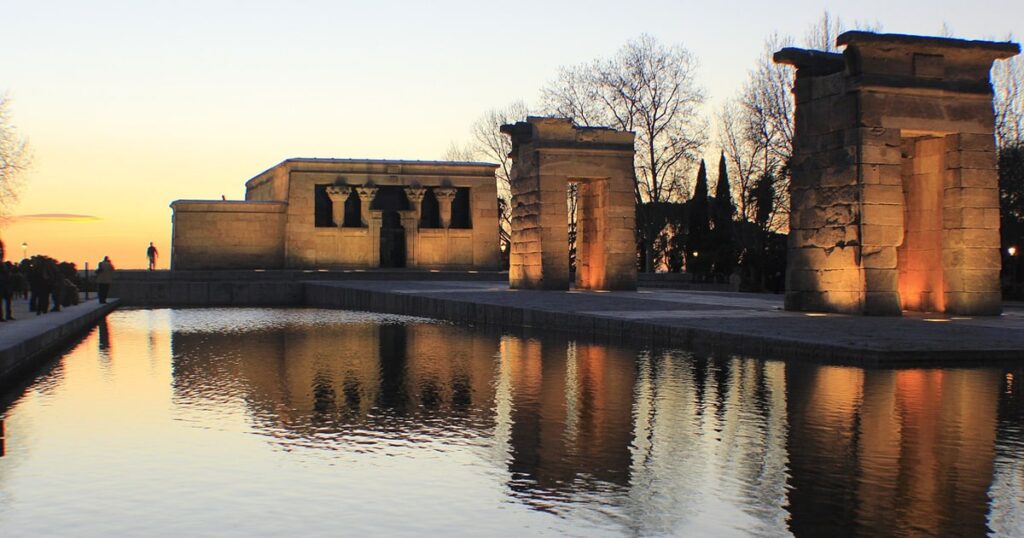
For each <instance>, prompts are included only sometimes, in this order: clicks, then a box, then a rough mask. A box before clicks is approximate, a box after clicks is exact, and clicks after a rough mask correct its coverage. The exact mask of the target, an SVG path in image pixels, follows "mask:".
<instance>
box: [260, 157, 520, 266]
mask: <svg viewBox="0 0 1024 538" xmlns="http://www.w3.org/2000/svg"><path fill="white" fill-rule="evenodd" d="M277 168H280V169H283V170H285V175H286V176H287V178H288V179H287V185H288V191H287V199H288V218H287V225H286V227H285V267H286V268H310V267H315V268H324V267H342V268H375V267H378V265H379V261H380V253H379V250H380V227H381V219H382V215H381V213H380V211H377V210H372V209H370V204H371V203H373V199H374V197H375V194H374V193H375V192H376V189H379V188H380V187H384V186H399V187H403V188H413V189H421V188H423V187H436V188H444V189H456V188H460V187H462V188H468V189H469V193H470V202H469V207H470V223H471V226H472V227H471V228H465V229H458V228H447V227H445V228H442V229H440V230H442V231H447V232H451V233H448V234H445V239H444V241H437V240H436V239H435V238H434V235H436V230H435V229H419V228H418V222H419V218H418V215H419V209H418V208H417V205H416V204H418V203H420V201H421V200H422V195H421V197H420V198H419V200H415V201H413V200H410V207H411V209H409V210H405V211H406V212H405V213H403V215H402V216H401V218H402V225H403V227H404V228H405V229H406V256H407V259H406V264H405V266H406V267H409V268H427V269H468V268H473V269H485V270H490V269H497V268H499V267H500V266H501V253H500V251H499V250H498V206H497V187H496V183H495V178H494V169H495V165H491V164H486V163H449V162H431V161H374V160H354V159H291V160H288V161H285V162H284V163H282V164H280V165H278V167H277ZM265 174H266V173H265ZM255 179H256V178H254V180H255ZM250 183H251V184H252V183H253V181H252V180H251V181H250ZM316 185H335V186H339V187H341V188H346V187H351V188H357V189H359V188H363V189H364V191H363V192H362V193H361V195H360V197H361V199H362V201H363V204H364V207H363V212H362V214H363V218H364V221H365V226H364V227H362V228H345V227H338V228H328V227H316V226H315V222H314V205H315V202H314V189H315V186H316ZM453 192H454V191H453ZM447 203H448V204H449V205H448V207H450V203H451V201H450V199H449V200H448V201H447ZM443 205H444V204H442V206H443ZM447 224H448V223H447V222H445V225H446V226H447ZM421 235H422V236H423V237H421ZM433 249H442V250H441V251H440V252H436V251H433ZM420 258H422V259H424V260H427V261H425V262H424V263H420V261H419V259H420ZM442 260H444V261H442Z"/></svg>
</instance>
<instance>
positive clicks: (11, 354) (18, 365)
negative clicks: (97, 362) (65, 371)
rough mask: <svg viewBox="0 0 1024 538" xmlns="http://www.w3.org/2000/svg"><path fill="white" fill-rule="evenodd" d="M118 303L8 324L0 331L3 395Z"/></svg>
mask: <svg viewBox="0 0 1024 538" xmlns="http://www.w3.org/2000/svg"><path fill="white" fill-rule="evenodd" d="M119 303H120V301H119V300H117V299H112V300H110V301H108V302H107V303H106V304H100V303H99V301H96V300H91V301H86V302H84V303H81V304H78V305H75V306H69V307H65V308H63V309H61V311H60V312H51V313H48V314H44V315H42V316H35V315H32V316H30V317H28V318H23V319H18V320H15V321H11V322H6V325H5V326H4V330H3V331H0V393H3V392H4V391H6V390H7V389H8V388H10V387H11V386H12V385H14V384H15V383H17V382H18V381H19V380H20V379H22V378H23V377H26V376H28V375H30V374H32V373H33V372H35V371H37V370H38V369H39V368H40V367H41V366H42V365H43V364H45V363H46V362H47V361H49V360H51V359H52V358H54V355H55V353H56V352H59V351H60V350H61V349H63V348H64V347H65V346H67V345H68V344H70V343H72V342H74V341H75V339H77V338H79V337H80V336H82V334H83V333H85V332H86V331H87V330H88V329H91V328H92V327H93V326H94V325H96V323H98V322H99V321H100V320H101V319H103V317H104V316H106V315H107V314H109V313H110V312H111V311H113V310H114V309H115V308H117V307H118V305H119Z"/></svg>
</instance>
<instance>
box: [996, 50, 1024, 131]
mask: <svg viewBox="0 0 1024 538" xmlns="http://www.w3.org/2000/svg"><path fill="white" fill-rule="evenodd" d="M992 86H993V88H994V90H995V99H994V104H995V113H996V141H997V143H998V144H999V147H1000V148H1004V147H1008V146H1013V145H1022V144H1024V57H1022V56H1020V55H1018V56H1014V57H1013V58H1010V59H1007V60H1002V61H998V62H996V63H995V66H994V67H993V68H992Z"/></svg>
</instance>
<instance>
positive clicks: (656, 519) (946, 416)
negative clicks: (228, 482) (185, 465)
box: [172, 323, 1024, 535]
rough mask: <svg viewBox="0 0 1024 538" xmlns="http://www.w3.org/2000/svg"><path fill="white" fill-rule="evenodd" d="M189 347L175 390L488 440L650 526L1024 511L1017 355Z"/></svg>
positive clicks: (799, 529)
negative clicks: (978, 361)
mask: <svg viewBox="0 0 1024 538" xmlns="http://www.w3.org/2000/svg"><path fill="white" fill-rule="evenodd" d="M172 356H173V357H174V359H173V385H174V398H175V399H176V400H178V401H179V402H181V403H185V404H189V405H198V406H202V405H204V402H220V403H223V402H224V401H225V400H236V401H237V402H241V403H242V404H243V405H244V408H245V412H246V413H247V414H248V415H249V416H250V417H251V421H252V423H253V427H254V428H255V429H256V430H258V431H259V432H261V433H263V434H265V435H267V436H268V438H269V439H270V442H281V443H283V442H285V441H287V442H288V443H300V444H303V445H304V446H310V447H320V448H324V449H353V448H352V447H361V446H364V445H365V446H366V447H367V448H366V449H367V450H370V449H371V448H369V447H370V446H371V445H372V443H364V444H361V443H360V442H359V439H360V438H364V437H365V438H377V439H379V438H388V439H396V440H401V441H402V442H406V443H418V442H422V443H437V442H442V443H443V442H444V440H445V439H467V438H472V439H477V440H479V445H480V450H479V451H478V452H477V453H476V454H477V456H478V457H479V458H481V459H482V460H484V461H486V462H488V463H489V464H490V465H492V466H493V468H494V469H497V470H499V471H500V473H499V475H500V476H502V477H503V478H502V480H504V481H505V483H506V487H507V491H508V495H509V496H510V498H513V499H516V501H517V502H521V503H524V504H526V505H528V506H530V507H533V508H535V509H537V510H543V511H549V512H553V513H562V512H564V511H569V510H573V509H576V508H579V507H583V506H586V507H587V508H586V509H590V510H597V511H598V512H599V513H597V514H595V517H599V518H606V519H612V520H614V521H616V522H617V525H618V526H620V527H622V528H625V529H628V530H629V531H630V532H631V533H637V534H663V533H680V532H682V533H687V532H692V533H700V532H702V531H704V532H705V533H706V532H707V531H708V529H707V528H705V527H702V525H704V523H702V521H705V519H704V518H707V517H709V516H710V517H714V518H716V519H720V520H724V521H730V522H731V524H732V525H733V526H734V528H737V529H744V530H746V531H747V532H751V533H753V534H757V535H783V534H789V533H790V532H793V533H796V534H797V535H816V534H822V533H828V534H830V535H873V534H877V533H879V532H884V533H886V534H908V535H915V534H924V535H934V534H939V533H940V532H941V531H947V532H954V533H956V534H966V535H978V534H984V533H985V532H987V530H986V529H987V528H992V529H997V530H998V529H1004V530H1005V529H1014V528H1018V529H1019V528H1021V527H1020V526H1017V527H1014V525H1019V523H1020V522H1021V521H1022V519H1021V518H1022V515H1021V513H1020V512H1021V511H1020V504H1019V502H1014V501H1013V499H1014V498H1016V499H1021V498H1022V497H1024V495H1022V493H1021V491H1022V490H1024V485H1022V484H1024V463H1022V461H1024V460H1022V455H1021V450H1019V448H1020V446H1021V438H1022V434H1021V431H1020V430H1021V426H1020V424H1021V422H1022V421H1021V418H1022V416H1024V412H1022V409H1024V404H1022V402H1021V398H1020V393H1021V381H1020V377H1021V375H1020V374H1018V375H1017V376H1016V377H1014V374H1013V373H1010V374H1007V373H1006V371H1005V370H1002V369H996V368H987V369H946V370H920V369H912V370H881V369H877V370H871V369H868V370H865V369H859V368H847V367H833V366H819V365H812V364H805V363H784V362H781V361H761V360H755V359H748V358H740V357H734V356H707V355H700V354H692V353H687V352H681V351H668V350H655V351H649V350H648V351H641V352H637V351H635V350H629V349H625V348H621V347H616V346H610V345H597V344H593V343H586V342H577V341H571V340H570V341H567V340H566V339H565V338H562V337H558V336H550V335H536V334H534V335H509V334H504V335H502V334H497V333H487V332H477V331H473V330H469V329H465V328H459V327H452V326H448V325H441V324H432V323H405V324H403V323H386V324H376V323H365V324H341V325H328V326H322V327H317V328H315V329H310V328H308V327H305V328H301V329H294V330H293V329H288V328H284V329H281V328H278V329H274V330H260V331H243V332H234V333H229V334H220V333H218V334H217V335H216V338H213V337H211V334H210V333H206V332H203V331H195V330H190V331H178V332H174V333H173V334H172ZM979 395H980V396H979ZM374 446H376V445H374ZM1014 447H1017V449H1016V450H1015V449H1014ZM996 490H999V491H1002V492H1003V494H1002V495H1001V496H1000V495H995V494H993V493H992V491H996ZM990 495H992V496H993V497H994V498H998V499H1009V501H1003V502H1002V503H1000V502H998V501H992V500H990ZM595 499H599V500H600V502H598V503H595V502H594V500H595ZM595 506H599V507H601V508H600V509H597V508H595Z"/></svg>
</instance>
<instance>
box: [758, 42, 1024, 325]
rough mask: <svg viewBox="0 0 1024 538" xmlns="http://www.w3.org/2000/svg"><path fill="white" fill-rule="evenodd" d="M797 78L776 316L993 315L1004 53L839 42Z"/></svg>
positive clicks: (810, 55)
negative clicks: (996, 75) (997, 99)
mask: <svg viewBox="0 0 1024 538" xmlns="http://www.w3.org/2000/svg"><path fill="white" fill-rule="evenodd" d="M838 44H839V45H840V46H845V47H846V48H845V50H844V51H843V53H842V54H834V53H826V52H820V51H813V50H802V49H792V48H787V49H783V50H781V51H779V52H777V53H776V54H775V61H776V62H779V63H784V64H789V65H792V66H795V67H796V68H797V71H796V84H795V88H794V94H795V98H796V111H795V115H796V125H795V132H794V135H793V160H792V163H791V164H792V188H791V197H792V207H791V214H790V236H789V258H788V260H789V261H788V265H789V267H788V271H787V274H786V308H787V309H789V310H817V311H827V312H847V313H862V314H876V315H900V314H901V311H903V310H917V311H933V312H947V313H951V314H973V315H986V314H998V313H999V312H1000V310H1001V303H1000V290H999V269H1000V257H999V190H998V175H997V170H996V153H995V141H994V136H993V124H994V116H993V107H992V86H991V84H990V82H989V70H990V69H991V67H992V63H993V61H995V60H998V59H1003V58H1009V57H1011V56H1013V55H1015V54H1017V53H1018V52H1019V50H1020V48H1019V46H1018V45H1016V44H1014V43H995V42H988V41H964V40H959V39H946V38H935V37H918V36H907V35H896V34H874V33H868V32H847V33H844V34H842V35H840V36H839V39H838Z"/></svg>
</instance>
